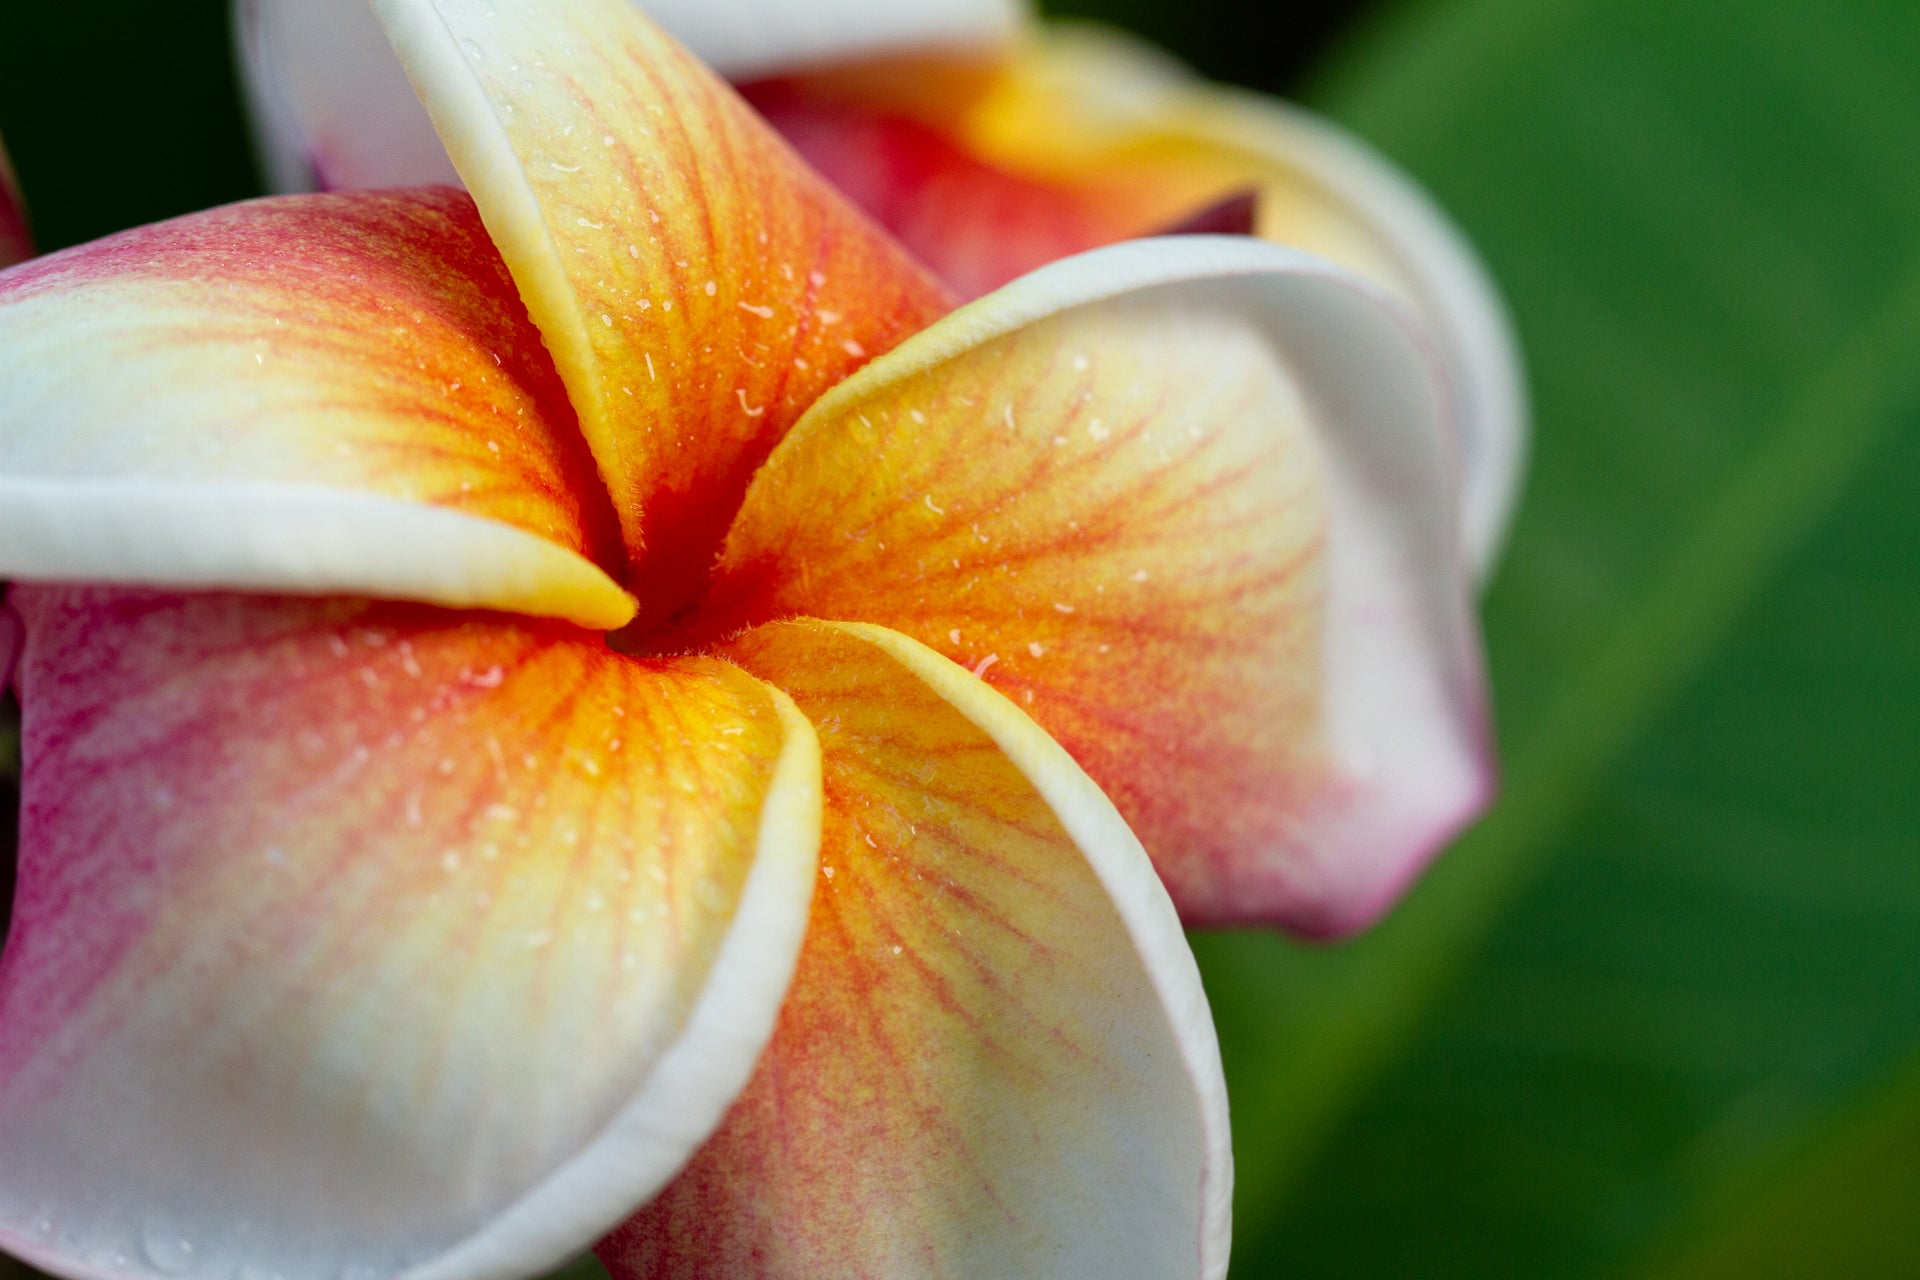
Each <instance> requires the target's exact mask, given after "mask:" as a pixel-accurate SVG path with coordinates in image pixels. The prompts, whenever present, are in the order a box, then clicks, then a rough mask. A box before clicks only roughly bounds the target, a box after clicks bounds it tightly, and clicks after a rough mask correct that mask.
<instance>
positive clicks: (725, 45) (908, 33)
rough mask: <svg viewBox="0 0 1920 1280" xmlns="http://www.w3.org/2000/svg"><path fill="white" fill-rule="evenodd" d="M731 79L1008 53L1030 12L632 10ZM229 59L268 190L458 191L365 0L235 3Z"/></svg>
mask: <svg viewBox="0 0 1920 1280" xmlns="http://www.w3.org/2000/svg"><path fill="white" fill-rule="evenodd" d="M640 7H641V8H642V9H644V10H645V11H646V12H647V13H649V14H650V15H651V16H652V17H653V18H654V20H655V21H657V22H659V23H660V25H661V26H662V27H664V28H666V30H667V31H668V32H670V33H671V34H672V35H673V36H674V37H675V38H676V39H678V40H679V41H680V42H681V43H682V44H684V45H686V46H687V47H688V48H689V49H691V50H692V51H693V53H694V54H695V56H697V57H698V58H700V60H701V61H702V62H705V63H706V64H708V65H709V66H711V67H712V68H713V69H714V70H716V71H718V72H719V73H720V74H721V75H723V76H727V77H730V78H733V79H750V78H753V77H756V76H764V75H770V74H773V73H775V72H781V71H795V70H802V69H806V68H810V67H818V66H825V65H830V64H832V63H835V62H843V61H852V60H858V59H862V58H873V57H878V56H881V55H884V54H889V53H900V52H907V51H914V50H941V51H947V50H951V51H955V52H959V53H963V54H964V53H969V52H975V51H987V50H992V49H995V48H999V47H1001V46H1004V45H1006V44H1008V43H1009V42H1011V41H1012V40H1013V39H1014V37H1015V35H1016V34H1017V33H1018V32H1019V30H1020V29H1021V27H1022V26H1023V25H1024V23H1025V21H1026V16H1027V6H1026V3H1025V0H640ZM233 27H234V48H235V51H236V55H237V57H238V60H239V72H240V80H241V83H242V85H243V86H244V87H245V92H246V98H247V105H248V107H249V109H250V113H251V116H252V121H253V130H254V142H255V147H256V150H257V152H258V155H259V157H260V165H261V169H262V171H263V172H264V173H265V175H266V177H267V180H268V184H269V187H270V189H272V190H274V191H278V192H297V191H313V190H317V189H322V188H325V189H330V190H357V189H365V188H377V187H396V186H418V185H422V184H426V183H436V182H446V183H453V182H457V181H458V178H457V177H456V176H455V175H454V171H453V166H452V164H451V162H449V161H448V159H447V156H446V152H445V151H444V150H443V149H442V148H441V145H440V141H439V139H438V137H437V136H436V135H435V133H434V130H433V125H432V123H431V122H430V121H429V119H428V117H427V112H426V110H425V108H423V107H422V106H421V105H420V102H419V99H418V98H417V97H416V96H415V95H414V92H413V89H412V88H411V87H410V86H409V84H408V82H407V77H406V76H405V74H403V73H402V71H401V69H400V63H399V61H398V60H397V59H396V58H395V57H394V54H393V51H392V49H391V48H390V47H389V45H388V43H387V40H386V38H385V36H384V35H382V33H381V29H380V24H379V23H378V22H376V21H375V19H374V16H373V12H372V9H371V8H370V7H369V5H368V3H367V0H234V6H233Z"/></svg>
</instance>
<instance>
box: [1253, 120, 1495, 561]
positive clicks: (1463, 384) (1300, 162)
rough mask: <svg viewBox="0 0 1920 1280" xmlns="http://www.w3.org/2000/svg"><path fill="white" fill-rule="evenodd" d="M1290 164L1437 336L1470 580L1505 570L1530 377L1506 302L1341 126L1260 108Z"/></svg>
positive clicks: (1430, 209)
mask: <svg viewBox="0 0 1920 1280" xmlns="http://www.w3.org/2000/svg"><path fill="white" fill-rule="evenodd" d="M1264 108H1265V110H1266V112H1267V113H1268V115H1269V117H1270V119H1269V123H1270V124H1271V125H1272V126H1273V127H1274V128H1275V129H1276V131H1277V132H1278V133H1279V134H1280V135H1281V136H1283V137H1285V139H1286V142H1285V144H1284V146H1285V150H1286V154H1287V157H1288V159H1289V161H1290V162H1291V163H1293V164H1294V165H1296V166H1298V167H1299V168H1300V169H1302V170H1303V171H1305V172H1307V173H1310V174H1312V175H1313V176H1314V177H1315V178H1317V179H1318V180H1319V181H1320V182H1322V183H1324V184H1325V185H1326V187H1327V188H1328V189H1329V190H1331V191H1332V192H1334V193H1335V194H1336V195H1338V196H1340V197H1341V198H1342V200H1343V201H1344V202H1345V203H1346V204H1347V205H1348V206H1349V207H1350V208H1351V209H1352V210H1353V212H1354V213H1355V214H1356V215H1358V216H1359V217H1360V218H1361V219H1362V220H1363V221H1364V222H1365V223H1366V224H1367V225H1368V227H1369V228H1370V229H1371V230H1373V231H1374V232H1375V234H1377V235H1378V236H1379V237H1380V239H1381V241H1382V243H1383V244H1384V245H1385V246H1386V247H1387V248H1388V250H1389V251H1390V252H1391V253H1392V255H1393V258H1394V262H1395V264H1396V265H1397V266H1398V267H1399V268H1400V270H1401V272H1402V274H1403V276H1404V278H1405V279H1406V281H1407V283H1408V284H1409V285H1410V286H1411V287H1412V289H1413V291H1414V300H1415V301H1416V302H1417V303H1418V304H1419V306H1420V309H1421V313H1422V318H1423V319H1425V320H1426V321H1427V323H1428V324H1429V326H1431V328H1432V329H1433V331H1434V338H1435V341H1436V342H1437V343H1438V345H1439V347H1440V351H1441V353H1442V355H1443V357H1444V359H1445V365H1446V369H1447V371H1448V381H1449V384H1450V388H1451V391H1452V394H1453V397H1454V409H1453V418H1454V422H1455V424H1456V425H1457V427H1458V429H1459V431H1460V433H1461V454H1462V459H1461V461H1462V475H1461V495H1460V536H1461V543H1462V547H1463V549H1464V551H1465V553H1466V557H1467V562H1468V564H1469V565H1471V566H1472V568H1473V573H1474V578H1475V581H1476V582H1478V583H1479V584H1480V585H1482V586H1484V585H1485V584H1486V583H1487V582H1488V580H1489V579H1491V578H1492V576H1493V571H1494V568H1495V567H1496V566H1497V565H1498V564H1499V559H1500V551H1501V548H1502V547H1503V546H1504V544H1505V542H1506V536H1507V530H1508V527H1509V525H1510V524H1511V523H1512V520H1513V512H1514V507H1515V504H1516V503H1517V501H1518V499H1519V496H1520V483H1521V479H1522V477H1523V476H1524V475H1525V472H1526V463H1527V447H1528V444H1527V442H1528V437H1529V435H1530V425H1529V410H1528V398H1527V385H1526V374H1525V370H1524V367H1523V365H1522V362H1521V358H1520V342H1519V338H1518V336H1517V335H1516V333H1515V331H1514V327H1513V320H1512V317H1511V316H1510V315H1509V314H1508V312H1507V308H1506V304H1505V302H1504V301H1503V300H1502V299H1501V297H1500V294H1499V292H1498V291H1497V290H1496V289H1495V287H1494V285H1493V278H1492V276H1491V274H1490V273H1489V272H1488V271H1487V268H1486V266H1485V264H1484V263H1482V262H1481V260H1480V257H1479V255H1478V254H1477V253H1476V252H1475V251H1474V249H1473V246H1472V245H1471V244H1469V243H1468V242H1467V239H1466V237H1465V236H1464V235H1463V234H1462V233H1461V232H1460V231H1459V229H1458V228H1457V227H1455V226H1454V224H1453V222H1452V221H1451V220H1450V219H1449V218H1448V217H1447V215H1446V214H1445V213H1444V212H1443V211H1442V210H1441V209H1440V207H1439V206H1438V205H1437V204H1435V203H1434V202H1433V200H1432V199H1431V198H1430V197H1429V196H1428V195H1427V193H1426V192H1424V191H1422V190H1421V189H1420V188H1419V187H1418V186H1416V185H1414V183H1413V182H1412V181H1411V180H1410V179H1408V178H1407V177H1406V176H1405V175H1404V174H1402V173H1401V172H1400V171H1399V170H1398V169H1397V168H1395V167H1394V166H1393V165H1392V164H1390V163H1388V161H1387V160H1386V159H1385V157H1383V156H1381V155H1380V154H1379V153H1378V152H1376V151H1375V150H1374V149H1373V148H1371V147H1369V146H1367V145H1366V144H1365V143H1363V142H1361V141H1360V140H1359V139H1357V138H1355V137H1353V136H1352V135H1351V134H1349V133H1346V132H1345V131H1344V130H1341V129H1339V128H1336V127H1335V126H1333V125H1331V124H1328V123H1327V122H1326V121H1324V120H1320V119H1317V118H1315V117H1313V116H1311V115H1309V114H1307V113H1306V112H1304V111H1300V110H1298V109H1296V108H1294V107H1290V106H1288V105H1287V104H1285V103H1282V102H1271V101H1269V102H1265V103H1264Z"/></svg>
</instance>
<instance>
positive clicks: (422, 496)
mask: <svg viewBox="0 0 1920 1280" xmlns="http://www.w3.org/2000/svg"><path fill="white" fill-rule="evenodd" d="M0 376H4V378H5V382H6V394H5V396H4V397H0V575H5V576H11V577H22V578H39V579H68V580H92V581H109V582H141V583H150V584H167V585H175V586H200V587H220V588H247V589H260V590H279V591H289V592H297V593H303V594H316V593H324V592H356V593H364V594H374V595H387V596H399V597H405V598H410V599H415V600H422V601H428V602H433V603H439V604H447V605H482V606H491V607H497V608H507V609H515V610H519V611H523V612H527V613H533V614H541V615H550V616H561V617H568V618H572V619H574V620H576V621H578V622H581V623H583V624H586V625H595V626H601V627H611V626H618V625H620V624H621V623H622V622H623V621H624V620H625V619H627V618H628V617H631V616H632V612H633V606H632V602H631V600H630V599H628V597H627V596H626V595H625V593H624V592H623V591H622V590H621V589H620V588H619V587H618V586H617V585H616V584H615V583H614V582H613V581H612V579H610V578H609V576H608V574H607V572H606V571H605V568H614V569H615V570H616V571H617V568H618V565H619V563H620V544H619V537H618V531H617V528H616V527H615V525H614V519H613V514H612V511H611V508H610V506H609V505H608V503H607V502H606V499H605V497H604V494H603V492H602V490H601V489H600V486H599V481H598V477H597V475H596V472H595V469H594V465H593V461H592V459H591V457H590V456H589V455H588V453H587V451H586V449H585V447H584V446H583V444H582V443H581V441H580V439H579V434H578V431H577V429H576V427H575V423H574V416H573V413H572V410H571V409H570V408H569V406H568V403H567V399H566V395H565V392H564V389H563V388H562V386H561V384H560V381H559V379H558V377H557V376H556V375H555V373H554V370H553V366H552V363H551V361H550V360H549V359H548V357H547V354H546V352H545V350H544V349H543V348H542V346H541V343H540V337H539V334H538V333H537V332H536V331H535V330H534V328H533V327H532V325H531V324H530V323H529V322H528V320H527V318H526V313H525V311H524V309H523V308H522V307H521V305H520V302H519V300H518V298H517V296H516V294H515V292H514V288H513V284H512V281H511V280H510V279H509V277H508V276H507V273H506V271H505V269H504V267H503V266H502V265H501V262H500V258H499V255H498V254H497V253H495V252H494V250H493V248H492V246H491V245H490V243H489V242H488V240H487V236H486V233H485V230H484V229H483V228H482V227H481V225H480V221H479V218H478V216H477V215H476V213H475V212H474V209H473V205H472V202H471V201H469V200H468V199H467V197H466V196H465V195H463V194H461V193H459V192H456V191H452V190H446V189H441V190H437V191H421V192H409V193H386V194H362V195H353V196H344V195H342V196H309V197H299V198H292V199H284V200H274V201H263V202H259V203H254V204H248V205H238V206H234V207H231V208H228V209H222V210H215V211H213V212H210V213H203V214H198V215H194V216H192V217H188V218H183V219H180V220H178V221H175V222H170V223H164V224H160V225H158V226H153V227H146V228H142V229H140V230H137V231H132V232H128V233H126V234H124V235H121V236H117V237H114V238H112V239H110V240H104V241H100V242H98V243H95V244H92V245H88V246H84V247H82V248H79V249H74V250H69V251H67V252H64V253H59V254H54V255H51V256H49V257H46V258H43V259H41V260H39V261H37V262H34V263H30V264H27V265H25V266H22V267H19V268H17V269H15V270H14V271H12V272H10V273H8V274H7V275H5V276H4V277H0ZM603 566H604V567H605V568H603Z"/></svg>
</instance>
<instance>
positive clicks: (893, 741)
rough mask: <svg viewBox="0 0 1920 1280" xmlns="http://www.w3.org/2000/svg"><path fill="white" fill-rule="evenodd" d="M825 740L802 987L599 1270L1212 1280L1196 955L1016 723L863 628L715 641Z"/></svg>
mask: <svg viewBox="0 0 1920 1280" xmlns="http://www.w3.org/2000/svg"><path fill="white" fill-rule="evenodd" d="M725 652H726V653H727V655H728V656H729V657H731V658H732V659H733V660H734V661H736V662H739V663H740V664H741V665H743V666H744V667H746V668H747V669H748V670H749V671H752V672H753V673H754V674H756V675H758V676H760V677H761V678H762V679H765V680H767V681H768V682H770V683H772V684H775V685H777V686H779V687H781V688H783V689H785V690H786V691H788V692H789V693H790V694H791V695H792V696H793V698H794V701H795V702H796V703H798V704H799V706H800V708H801V710H802V711H803V712H805V713H806V714H807V715H808V716H809V717H810V718H811V719H812V720H813V722H814V724H815V726H816V728H817V730H818V732H819V734H820V742H821V753H822V758H823V766H824V774H825V787H826V796H827V802H826V824H825V832H824V835H823V838H822V845H821V866H820V881H819V884H818V886H817V888H816V892H815V901H814V911H813V918H812V921H811V923H810V925H809V926H808V931H807V942H806V947H805V950H804V951H803V953H802V957H801V961H800V970H799V974H798V976H797V977H796V978H795V981H794V986H793V990H792V991H791V992H790V993H789V995H788V997H787V1001H786V1004H785V1005H784V1006H783V1007H782V1009H781V1013H780V1023H779V1028H778V1030H777V1031H776V1032H775V1034H774V1038H773V1042H772V1044H771V1045H770V1046H769V1048H768V1050H767V1054H766V1056H765V1057H764V1058H763V1059H762V1060H761V1063H760V1066H759V1069H758V1071H757V1072H756V1074H755V1076H754V1080H753V1082H752V1083H751V1084H750V1085H749V1086H748V1088H747V1091H746V1093H745V1094H744V1095H742V1097H741V1099H740V1100H739V1101H738V1102H737V1103H735V1105H734V1107H733V1109H732V1111H731V1112H730V1113H729V1114H728V1116H727V1119H726V1121H725V1122H724V1124H723V1125H722V1127H721V1129H720V1130H719V1132H718V1134H717V1135H716V1136H715V1137H714V1139H713V1140H712V1141H711V1142H709V1143H708V1144H707V1146H706V1147H705V1148H703V1149H702V1150H701V1151H700V1153H699V1154H698V1155H697V1156H696V1157H695V1158H694V1160H693V1162H692V1163H691V1164H690V1165H689V1166H688V1168H687V1170H686V1172H685V1173H683V1174H682V1175H681V1176H680V1178H679V1179H678V1180H676V1181H675V1182H674V1183H673V1184H672V1185H671V1186H670V1187H669V1188H668V1189H667V1190H666V1191H665V1192H664V1193H663V1194H662V1195H661V1196H660V1197H659V1198H658V1199H656V1200H655V1201H654V1202H653V1203H652V1204H651V1205H649V1206H648V1207H647V1208H646V1209H644V1210H643V1211H642V1212H641V1213H640V1214H638V1215H637V1216H636V1217H635V1218H634V1219H633V1220H632V1221H630V1222H629V1223H628V1224H627V1225H626V1226H624V1227H623V1228H622V1229H621V1230H620V1231H619V1232H617V1233H615V1235H614V1236H613V1237H612V1238H610V1239H609V1240H608V1241H607V1242H605V1243H604V1244H602V1245H601V1246H600V1249H599V1250H598V1252H599V1253H600V1255H601V1257H602V1259H603V1260H605V1262H606V1263H607V1264H608V1267H609V1269H610V1270H611V1271H612V1272H613V1274H614V1275H615V1276H616V1277H618V1278H619V1280H641V1278H642V1277H646V1278H648V1280H653V1278H656V1277H681V1276H684V1277H694V1276H702V1277H705V1276H730V1277H762V1278H767V1280H772V1278H776V1277H795V1278H796V1280H797V1278H798V1277H820V1276H907V1275H911V1276H919V1277H927V1278H928V1280H937V1278H940V1277H976V1276H1050V1277H1081V1276H1085V1277H1101V1278H1103V1280H1122V1278H1124V1277H1133V1276H1139V1277H1153V1278H1154V1280H1167V1277H1173V1276H1204V1277H1217V1276H1219V1275H1220V1274H1222V1273H1223V1272H1224V1270H1225V1268H1226V1261H1227V1205H1228V1201H1229V1199H1230V1194H1231V1157H1230V1154H1229V1143H1228V1135H1227V1130H1226V1094H1225V1088H1224V1083H1223V1081H1222V1080H1221V1078H1220V1074H1219V1073H1220V1066H1219V1058H1218V1048H1217V1046H1216V1044H1215V1042H1214V1038H1213V1030H1212V1025H1211V1022H1210V1020H1209V1018H1208V1014H1207V1008H1206V998H1205V996H1204V994H1203V993H1202V992H1201V989H1200V986H1199V982H1198V975H1197V972H1196V970H1195V968H1194V964H1193V960H1192V957H1191V955H1190V954H1189V953H1188V951H1187V948H1186V944H1185V942H1184V940H1183V939H1182V937H1181V935H1180V931H1179V925H1178V921H1177V919H1176V917H1175V915H1174V912H1173V910H1172V906H1171V904H1170V903H1169V902H1168V901H1167V898H1166V894H1165V892H1164V891H1163V890H1162V889H1161V888H1160V886H1159V885H1158V884H1157V883H1156V882H1155V880H1154V876H1153V872H1152V868H1151V866H1150V865H1149V864H1148V862H1147V860H1146V858H1145V857H1144V855H1143V853H1142V851H1141V849H1140V845H1139V842H1138V841H1137V840H1136V839H1134V837H1133V835H1132V834H1131V833H1130V832H1129V831H1128V830H1127V828H1126V825H1125V824H1124V823H1123V822H1122V821H1121V820H1120V817H1119V815H1118V814H1116V813H1115V812H1114V810H1113V807H1112V805H1111V804H1110V803H1108V801H1107V800H1106V798H1105V797H1104V796H1102V795H1101V794H1100V791H1099V789H1098V788H1097V787H1095V786H1094V785H1093V783H1092V782H1091V781H1090V780H1088V778H1087V777H1086V775H1085V774H1083V773H1081V772H1080V770H1079V769H1078V768H1076V767H1075V766H1074V764H1073V763H1072V761H1071V760H1069V759H1068V758H1067V756H1066V754H1065V753H1064V752H1063V751H1062V750H1061V749H1060V748H1059V746H1058V745H1056V744H1055V743H1054V742H1053V741H1052V740H1051V739H1049V738H1048V737H1047V735H1046V734H1045V733H1044V732H1043V731H1042V730H1040V729H1039V728H1038V727H1037V726H1035V725H1034V723H1033V722H1032V721H1031V720H1029V719H1027V718H1026V717H1025V716H1024V715H1022V714H1021V713H1020V711H1019V710H1017V709H1016V708H1015V707H1014V706H1013V705H1011V704H1009V703H1008V702H1007V701H1006V700H1005V699H1004V698H1002V697H1000V696H999V695H997V694H995V693H994V692H993V691H992V690H990V689H989V688H987V687H986V686H985V685H984V684H982V683H981V682H980V681H979V680H976V679H975V678H973V677H972V676H970V675H969V674H967V673H966V672H965V671H963V670H961V669H960V668H958V667H956V666H954V665H953V664H952V663H950V662H947V661H946V660H945V659H942V658H940V657H939V656H938V655H936V654H933V653H932V652H930V651H928V650H927V649H925V648H924V647H922V646H920V645H918V644H915V643H914V642H913V641H911V640H908V639H907V638H906V637H904V636H901V635H899V634H898V633H894V632H888V631H886V630H884V629H883V628H878V627H837V626H831V625H822V624H817V623H806V622H799V623H786V624H779V625H775V626H771V627H767V628H762V629H759V630H756V631H753V632H750V633H748V634H747V635H746V636H744V637H742V638H740V639H739V640H738V641H736V642H735V643H734V644H732V645H730V646H728V648H727V649H726V650H725Z"/></svg>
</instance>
